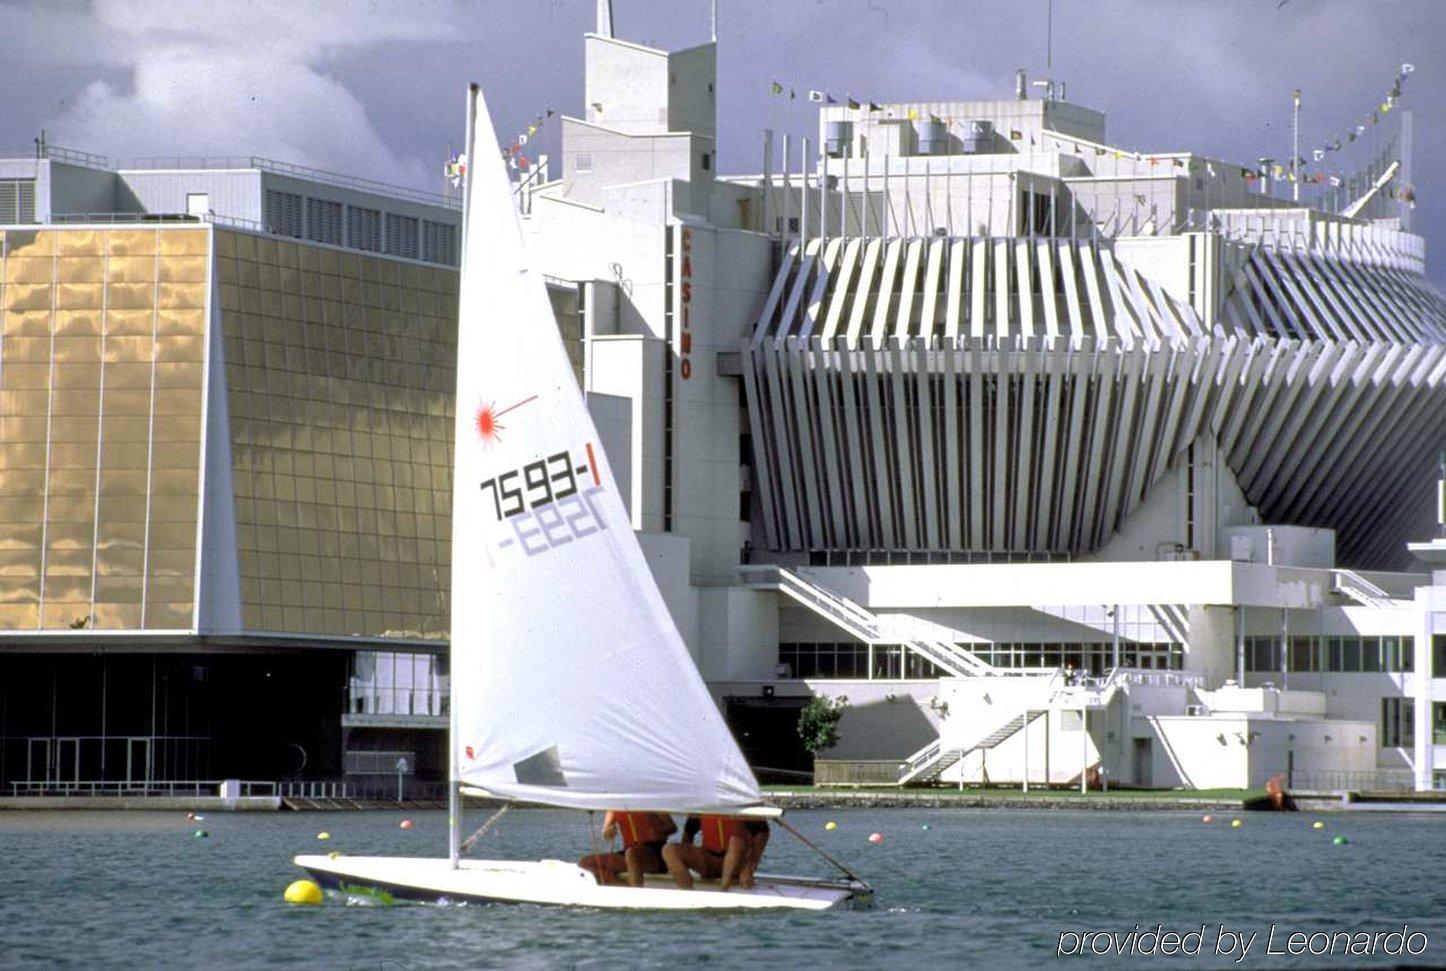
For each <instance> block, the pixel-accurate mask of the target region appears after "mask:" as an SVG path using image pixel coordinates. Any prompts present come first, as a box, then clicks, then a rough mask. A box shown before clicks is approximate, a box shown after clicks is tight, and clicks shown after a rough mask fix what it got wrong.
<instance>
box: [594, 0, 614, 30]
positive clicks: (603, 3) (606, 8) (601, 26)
mask: <svg viewBox="0 0 1446 971" xmlns="http://www.w3.org/2000/svg"><path fill="white" fill-rule="evenodd" d="M597 32H598V34H599V35H600V36H602V37H612V36H613V0H597Z"/></svg>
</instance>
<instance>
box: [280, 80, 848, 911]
mask: <svg viewBox="0 0 1446 971" xmlns="http://www.w3.org/2000/svg"><path fill="white" fill-rule="evenodd" d="M467 122H468V124H467V170H466V173H465V188H464V191H463V212H464V215H463V246H462V268H461V286H460V303H459V307H458V335H457V398H456V412H457V415H456V440H455V452H454V461H455V471H454V475H453V499H452V615H451V631H452V647H451V658H452V669H451V671H452V674H451V678H452V696H451V724H450V740H449V745H450V763H451V773H450V776H451V787H450V792H451V798H450V808H451V812H450V825H449V840H448V843H449V845H448V854H447V856H445V857H442V856H438V857H435V858H397V857H368V856H336V857H332V856H319V855H308V856H298V857H296V858H295V862H296V863H297V864H298V865H299V866H301V867H302V868H303V869H305V870H307V871H308V872H309V873H310V874H311V875H312V877H313V878H314V879H315V880H316V881H317V882H318V883H320V884H321V885H322V887H324V888H327V889H330V890H338V891H342V892H347V891H356V890H360V891H363V892H366V891H377V892H381V893H385V894H388V895H390V896H392V897H395V898H403V899H414V900H426V901H444V902H454V903H456V902H464V901H513V902H530V903H541V904H559V905H571V906H585V907H599V908H621V909H668V910H699V909H720V908H729V909H743V908H747V909H753V908H793V909H806V910H823V909H829V908H840V907H851V906H860V905H868V903H869V902H870V900H871V896H872V891H871V889H870V887H869V886H868V884H867V883H866V882H864V881H863V880H862V879H859V878H858V877H857V876H856V875H855V874H853V873H852V872H851V871H849V870H848V869H847V868H846V867H844V866H843V865H842V864H839V863H838V862H837V861H836V860H833V858H832V857H830V856H828V855H827V854H824V853H822V851H819V852H820V854H821V855H822V856H824V858H825V859H827V860H829V861H830V862H831V863H833V864H834V865H835V866H837V867H839V869H840V870H841V872H842V874H843V876H842V877H840V878H837V879H827V878H810V877H790V876H778V875H768V874H764V873H759V874H756V876H755V879H754V886H753V887H751V888H746V889H745V888H742V887H732V888H730V889H729V890H728V891H727V892H723V891H721V889H720V888H719V886H718V884H717V883H716V881H714V882H711V883H710V882H709V881H700V882H698V883H696V884H695V888H694V889H691V890H683V889H679V888H677V887H676V886H675V885H674V884H673V882H672V880H671V879H670V878H669V877H667V876H666V875H663V876H658V877H649V878H648V882H647V883H646V884H645V885H644V886H642V887H631V886H605V885H601V884H599V883H598V882H597V880H596V879H595V878H594V877H593V875H592V874H591V873H589V872H588V871H586V870H584V869H582V868H580V867H579V866H577V865H576V864H575V863H573V862H568V861H563V860H538V861H516V860H476V859H470V858H465V857H464V856H463V850H464V849H465V846H466V843H464V841H463V840H462V839H461V834H462V828H461V823H462V796H464V795H469V796H481V797H487V798H490V799H493V800H501V801H502V802H503V811H506V809H507V807H508V806H510V805H513V804H518V803H526V804H537V805H545V806H555V807H563V808H569V809H576V810H588V811H598V810H606V809H615V810H626V811H646V810H651V811H661V812H676V813H686V814H703V813H710V814H722V815H733V816H744V817H753V818H763V819H771V820H774V821H776V822H778V823H780V824H781V825H783V826H784V827H786V828H788V829H789V830H790V831H792V832H795V833H796V831H795V830H792V827H787V824H786V823H783V822H782V820H781V818H780V817H781V813H780V811H779V810H778V809H777V808H776V807H773V806H769V805H768V804H767V803H766V802H765V801H764V799H763V796H762V793H761V792H760V791H759V787H758V782H757V780H756V779H755V778H754V775H753V772H752V770H751V769H750V768H749V766H748V764H747V763H746V762H745V761H744V759H743V755H742V753H741V752H740V751H739V749H738V746H737V743H736V742H735V741H734V739H733V737H732V735H731V734H730V733H729V731H728V728H727V726H726V725H725V724H724V723H723V719H722V717H721V715H720V714H719V712H718V708H717V706H716V705H715V704H714V702H713V699H712V698H711V697H710V696H709V694H708V690H707V688H706V687H705V686H704V684H703V679H702V677H701V675H700V674H699V673H698V670H697V668H696V667H695V666H694V665H693V662H692V659H691V658H690V656H689V654H688V651H687V647H686V646H685V645H684V643H683V640H682V637H681V636H680V635H679V633H678V630H677V627H676V626H675V625H674V623H673V621H672V618H671V616H670V615H669V613H668V610H667V607H666V605H665V604H664V602H663V599H662V595H661V594H660V593H659V591H658V587H657V584H656V583H655V581H654V580H653V578H652V575H651V574H650V572H649V570H648V566H647V564H646V562H645V561H644V559H643V554H642V550H641V548H640V547H639V546H638V542H637V539H636V537H635V536H634V535H633V531H632V528H631V525H630V523H629V520H628V517H627V514H626V512H625V510H624V507H623V503H622V500H621V498H620V496H619V494H618V487H617V482H616V481H615V480H614V478H613V474H612V471H611V469H610V468H609V465H608V460H607V456H606V455H605V454H604V452H603V450H602V447H601V444H600V442H599V439H598V434H597V429H596V428H595V427H594V425H593V422H592V419H591V417H590V416H589V414H588V412H587V408H586V406H585V404H584V401H583V398H582V396H581V393H580V392H579V390H578V387H577V382H576V380H575V378H574V377H573V372H572V369H571V366H570V365H569V363H568V360H567V356H566V352H565V351H564V349H563V345H562V341H561V337H560V335H559V334H558V331H557V327H556V324H555V322H554V318H553V313H552V308H551V306H550V304H549V301H548V298H547V294H546V290H545V284H544V282H543V280H542V278H541V276H540V275H539V274H538V273H537V272H535V271H534V270H532V268H531V266H530V263H529V260H528V257H527V253H526V249H525V241H524V238H523V235H522V228H521V224H520V222H519V217H518V213H517V210H516V208H515V207H514V205H513V201H512V193H511V183H510V180H509V179H508V177H507V173H506V170H505V169H504V167H503V163H502V160H501V158H500V156H499V154H498V152H497V151H495V145H496V136H495V132H494V130H493V127H492V123H491V118H490V115H489V114H488V111H487V106H486V101H485V99H484V98H483V97H482V95H481V92H480V90H479V89H478V87H477V86H476V85H472V86H471V87H470V89H469V91H468V98H467ZM479 135H480V136H481V139H482V144H483V145H484V146H485V147H484V149H483V150H482V151H481V152H478V151H476V150H475V148H476V145H475V142H476V141H477V140H478V138H479ZM494 818H495V817H494ZM488 823H489V824H490V823H491V820H489V821H488ZM485 828H486V827H485V826H484V829H485ZM481 832H482V830H479V831H478V834H474V838H473V840H469V841H466V842H467V843H470V842H473V841H475V836H476V835H479V834H480V833H481ZM799 835H800V838H802V836H801V834H799ZM804 842H805V843H808V841H807V840H806V839H805V840H804ZM808 845H810V846H812V844H811V843H810V844H808ZM814 848H815V849H817V848H816V847H814Z"/></svg>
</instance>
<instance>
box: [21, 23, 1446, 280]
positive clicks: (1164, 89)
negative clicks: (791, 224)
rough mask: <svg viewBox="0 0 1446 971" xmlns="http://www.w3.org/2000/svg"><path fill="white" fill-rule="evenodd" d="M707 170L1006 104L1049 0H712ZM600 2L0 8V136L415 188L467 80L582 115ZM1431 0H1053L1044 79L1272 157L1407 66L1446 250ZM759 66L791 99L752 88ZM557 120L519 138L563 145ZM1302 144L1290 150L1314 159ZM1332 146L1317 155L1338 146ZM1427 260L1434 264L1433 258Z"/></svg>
mask: <svg viewBox="0 0 1446 971" xmlns="http://www.w3.org/2000/svg"><path fill="white" fill-rule="evenodd" d="M719 5H720V21H721V49H720V79H719V128H720V132H719V135H720V156H721V158H720V163H721V167H722V168H723V169H724V170H725V171H755V170H757V169H758V167H759V165H760V158H761V151H762V150H761V132H762V129H763V128H764V127H773V128H775V129H778V130H779V131H792V132H794V133H795V134H799V135H802V134H810V133H811V132H812V130H813V125H812V123H811V119H810V115H809V112H808V105H807V102H806V101H804V100H803V95H804V92H805V91H806V90H807V89H808V88H821V89H825V90H828V91H830V92H833V93H835V94H836V95H838V94H843V93H845V92H848V93H851V94H853V95H854V96H855V97H863V98H871V99H874V100H880V99H905V98H907V99H919V100H925V99H928V100H935V99H937V100H944V99H955V98H958V99H963V98H988V97H1005V96H1008V94H1009V93H1010V91H1011V88H1012V73H1013V70H1014V69H1015V68H1016V67H1026V68H1028V69H1029V70H1030V72H1031V74H1033V75H1034V76H1039V75H1042V74H1043V73H1044V68H1045V61H1046V30H1045V23H1046V9H1047V7H1046V0H987V2H986V0H954V2H947V0H918V2H906V0H786V2H781V0H719ZM614 7H615V10H616V16H617V26H618V32H619V35H620V36H622V37H625V38H627V39H631V40H636V41H639V42H642V43H650V44H655V45H659V46H664V47H677V46H685V45H689V44H694V43H700V42H702V41H706V40H707V39H708V3H707V0H615V2H614ZM594 9H595V4H594V2H593V0H510V2H501V0H486V2H481V3H441V2H415V0H413V2H406V3H402V2H390V0H373V2H369V3H364V2H322V3H308V4H294V3H286V2H281V0H248V2H244V3H243V2H239V0H238V2H216V3H211V4H204V5H203V4H199V3H197V4H181V5H176V4H173V3H169V2H167V3H161V2H146V0H98V2H96V3H94V4H89V5H87V4H80V3H71V4H51V3H41V2H35V3H13V2H12V3H5V2H3V0H0V80H3V83H4V88H5V90H6V92H7V94H8V95H9V97H7V98H6V99H5V101H4V103H3V104H0V131H3V132H4V133H6V134H5V136H4V137H0V142H3V143H4V147H7V148H8V147H18V146H23V145H25V144H28V143H29V140H30V138H31V137H32V136H33V135H34V134H35V133H36V132H37V131H38V130H39V129H40V128H41V127H45V128H48V129H50V130H51V132H52V133H53V135H54V137H56V138H57V139H58V140H63V141H64V142H65V143H68V144H74V145H75V147H80V148H88V149H91V150H94V151H101V152H107V153H111V154H113V155H161V154H185V155H189V154H199V153H226V154H264V155H274V156H281V157H284V158H286V159H287V160H290V161H296V162H300V163H303V164H311V165H319V166H323V167H328V168H334V169H342V170H345V171H347V172H352V173H355V174H358V175H366V176H371V177H375V178H383V179H389V180H393V181H400V182H405V183H408V184H413V185H425V186H434V185H435V184H436V181H437V179H438V178H439V177H440V167H441V164H442V161H443V159H444V157H445V155H446V153H447V150H448V148H449V147H450V146H455V145H456V144H457V143H459V142H460V140H461V131H460V128H461V125H460V122H461V110H460V106H461V101H462V89H463V86H464V84H465V83H466V81H468V80H470V79H477V80H480V81H481V82H482V83H483V84H484V86H485V87H486V89H487V91H488V93H489V100H490V101H491V103H492V105H493V111H494V114H495V116H496V117H497V119H498V123H499V125H501V126H502V134H503V136H504V137H506V136H507V135H508V134H510V133H511V132H513V131H516V130H519V129H520V128H522V127H524V126H525V125H526V124H527V122H528V121H529V120H531V119H532V118H533V117H534V116H535V115H536V114H538V113H539V112H540V111H542V110H544V109H545V108H548V107H552V108H556V109H558V110H559V111H563V112H567V113H571V114H577V113H580V112H581V109H582V102H583V98H582V45H581V34H582V32H583V31H584V30H585V29H589V28H590V27H591V25H592V20H593V14H594ZM1440 12H1441V5H1440V4H1439V3H1437V2H1434V0H1373V2H1367V0H1360V2H1350V0H1290V2H1288V3H1285V4H1283V5H1282V4H1280V3H1279V0H1098V2H1087V0H1055V12H1054V43H1053V59H1054V74H1055V76H1056V77H1058V78H1061V79H1063V80H1065V81H1066V82H1067V83H1068V85H1069V97H1070V100H1072V101H1076V102H1079V103H1082V104H1085V105H1088V106H1090V107H1094V108H1098V109H1101V110H1103V111H1105V112H1107V113H1108V115H1109V130H1110V134H1111V138H1112V140H1114V141H1117V142H1119V143H1121V144H1123V145H1126V146H1129V147H1133V148H1140V149H1149V150H1159V151H1166V150H1184V149H1190V150H1194V151H1198V152H1205V153H1209V154H1211V155H1214V156H1220V157H1224V158H1226V159H1229V160H1233V161H1237V162H1252V161H1253V160H1254V159H1255V158H1257V157H1258V156H1261V155H1269V156H1274V157H1278V158H1282V159H1284V158H1287V157H1289V154H1290V92H1291V89H1292V88H1296V87H1299V88H1301V89H1302V90H1303V92H1304V110H1303V115H1302V144H1303V145H1304V146H1306V147H1307V148H1308V147H1309V146H1311V145H1313V144H1316V143H1317V142H1318V141H1320V140H1323V139H1326V138H1328V137H1329V136H1330V135H1332V134H1335V133H1342V132H1344V131H1346V130H1348V129H1349V127H1350V126H1351V125H1353V124H1355V123H1356V122H1357V121H1358V120H1359V119H1360V117H1361V116H1362V115H1363V114H1364V113H1366V112H1368V111H1369V110H1370V107H1371V106H1372V105H1373V104H1375V103H1376V102H1378V101H1379V100H1380V97H1381V95H1382V94H1383V92H1384V91H1385V90H1386V88H1388V87H1389V85H1390V83H1391V80H1392V78H1393V76H1394V74H1395V72H1396V71H1397V70H1398V69H1399V67H1400V65H1401V63H1402V62H1412V63H1414V64H1415V65H1416V66H1417V71H1416V73H1415V74H1414V75H1413V77H1412V78H1411V81H1410V84H1409V86H1408V89H1407V98H1406V106H1407V107H1409V108H1410V109H1411V110H1412V111H1413V112H1414V114H1415V120H1416V160H1417V166H1416V185H1417V191H1418V196H1419V198H1420V205H1419V208H1418V209H1417V211H1416V219H1417V228H1418V230H1420V231H1422V232H1424V233H1425V234H1426V235H1427V236H1428V238H1429V239H1430V240H1431V242H1432V243H1433V244H1437V243H1442V242H1446V233H1443V232H1442V231H1441V230H1440V229H1438V227H1439V226H1440V225H1441V224H1442V221H1443V219H1446V177H1442V176H1441V175H1438V174H1437V171H1438V169H1439V168H1440V167H1439V166H1437V165H1433V164H1431V160H1432V159H1439V158H1441V157H1442V156H1443V154H1446V110H1443V108H1442V94H1443V93H1446V84H1443V82H1442V78H1443V76H1446V74H1443V69H1442V65H1441V63H1440V61H1441V60H1443V59H1446V58H1442V55H1443V53H1446V23H1443V18H1442V17H1441V16H1440ZM773 79H777V80H779V81H781V82H783V83H784V84H786V85H789V86H792V87H794V88H796V89H797V90H798V92H799V100H798V101H796V102H792V103H789V102H787V101H786V100H783V101H780V100H778V99H774V98H772V97H771V96H770V95H769V82H770V81H771V80H773ZM556 139H557V136H556V130H555V127H554V128H553V129H552V130H551V131H545V132H544V134H543V137H542V139H541V142H540V144H539V146H537V147H538V148H540V149H541V150H543V151H551V152H556V150H557V140H556ZM1307 154H1308V153H1307ZM1332 161H1333V162H1334V161H1335V159H1332ZM1433 263H1434V267H1433V271H1432V275H1433V276H1435V277H1436V278H1437V279H1442V278H1446V272H1443V269H1442V268H1443V267H1446V262H1443V261H1442V260H1435V261H1433Z"/></svg>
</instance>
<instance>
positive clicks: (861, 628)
mask: <svg viewBox="0 0 1446 971" xmlns="http://www.w3.org/2000/svg"><path fill="white" fill-rule="evenodd" d="M738 572H739V574H740V575H741V576H742V577H743V581H744V583H746V584H747V585H748V586H750V587H753V588H755V589H760V590H775V591H777V592H779V593H782V594H784V595H785V596H787V597H790V598H792V599H793V600H794V601H795V602H797V603H799V604H801V605H803V606H805V607H807V608H809V609H810V610H812V611H813V612H814V613H816V614H818V615H819V616H820V617H822V618H824V619H825V620H828V621H830V622H832V623H833V624H835V625H837V626H838V627H840V628H841V629H843V630H845V631H847V632H848V633H849V634H851V635H853V636H854V637H857V638H858V639H859V640H861V641H863V642H864V643H865V644H889V645H892V644H900V645H903V646H904V647H906V648H908V649H909V650H910V651H913V652H914V653H916V654H918V655H919V656H921V657H923V658H925V659H927V660H928V661H929V663H931V664H933V665H934V666H935V667H937V668H939V669H940V670H942V671H944V672H946V673H947V674H949V675H952V676H953V677H956V678H972V677H980V676H985V675H999V674H1013V673H1016V672H1014V671H1007V670H1003V669H1000V668H996V667H995V666H994V665H992V664H990V663H989V662H987V661H985V660H983V659H981V658H980V657H978V656H977V655H975V654H974V653H973V652H972V651H969V650H966V649H965V648H962V647H960V646H959V645H958V644H952V643H949V642H947V641H935V640H925V639H919V638H915V637H913V636H911V635H909V634H907V633H904V632H897V633H895V632H892V631H891V630H889V629H886V627H885V625H884V624H883V622H882V618H880V617H879V616H878V615H877V614H874V613H873V612H871V611H869V610H868V609H867V608H865V607H863V606H861V605H859V604H857V603H855V602H854V601H852V600H850V599H849V598H848V597H845V596H842V595H841V594H837V593H834V592H833V591H832V590H829V589H828V588H827V587H824V586H823V585H821V584H819V583H816V582H814V581H812V580H809V579H806V578H804V577H802V576H800V575H799V574H797V573H794V572H793V571H791V570H788V569H785V568H784V567H781V566H777V565H775V564H758V565H751V566H743V567H739V571H738ZM1031 673H1035V672H1031Z"/></svg>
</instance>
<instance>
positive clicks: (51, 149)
mask: <svg viewBox="0 0 1446 971" xmlns="http://www.w3.org/2000/svg"><path fill="white" fill-rule="evenodd" d="M0 158H4V159H50V160H51V161H55V162H69V163H71V164H72V165H84V166H86V167H87V168H92V169H108V168H110V159H109V158H107V157H106V156H104V155H97V154H95V153H94V152H82V151H81V150H80V149H78V148H63V147H61V146H59V145H49V144H46V145H31V146H30V147H28V148H16V149H0Z"/></svg>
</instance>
